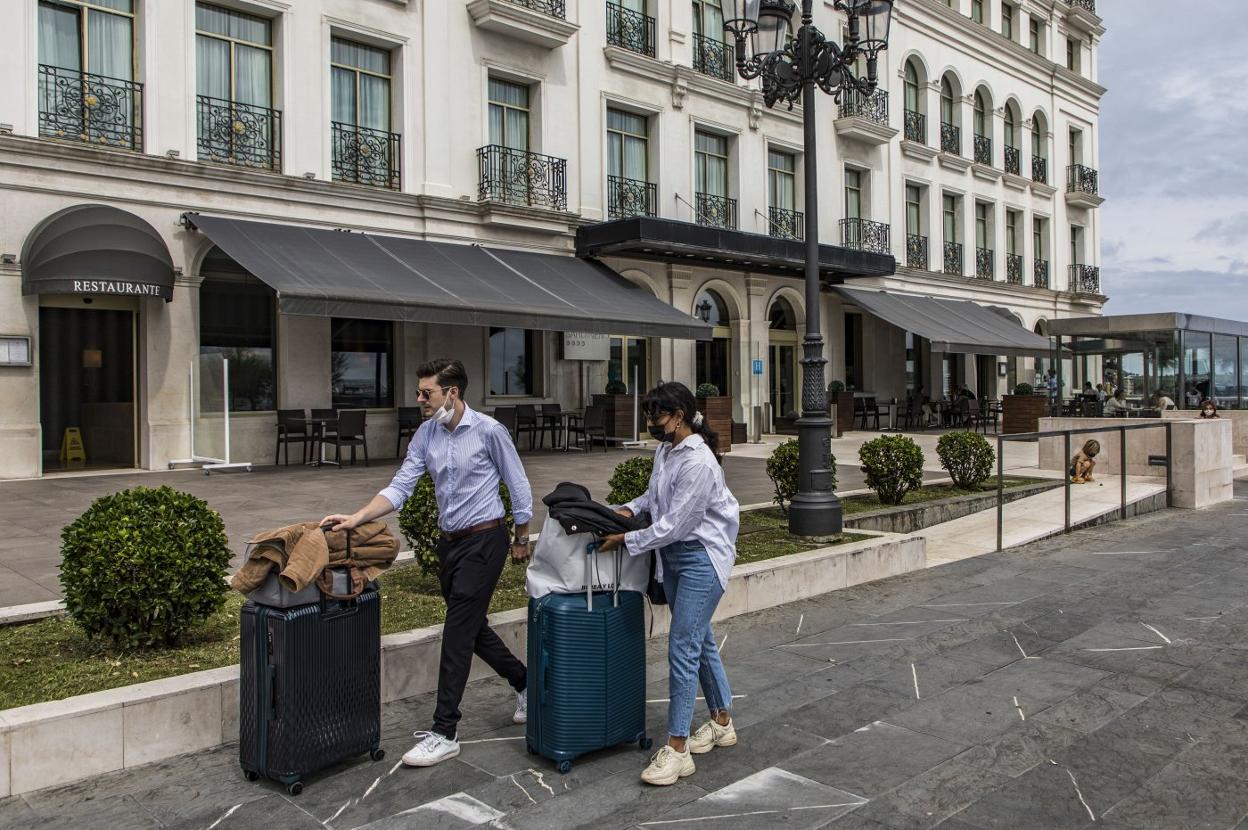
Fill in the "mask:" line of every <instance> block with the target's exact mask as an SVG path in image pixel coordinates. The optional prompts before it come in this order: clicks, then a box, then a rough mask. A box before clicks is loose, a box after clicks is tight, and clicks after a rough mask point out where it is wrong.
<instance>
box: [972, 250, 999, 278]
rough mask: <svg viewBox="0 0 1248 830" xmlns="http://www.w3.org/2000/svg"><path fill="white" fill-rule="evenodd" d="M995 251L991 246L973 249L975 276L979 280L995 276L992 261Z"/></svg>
mask: <svg viewBox="0 0 1248 830" xmlns="http://www.w3.org/2000/svg"><path fill="white" fill-rule="evenodd" d="M996 258H997V252H996V251H994V250H993V249H992V248H976V249H975V276H976V277H977V278H979V279H981V280H990V279H992V278H993V277H994V276H995V270H996V269H995V268H994V267H993V265H994V262H995V260H996Z"/></svg>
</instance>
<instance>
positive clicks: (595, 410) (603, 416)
mask: <svg viewBox="0 0 1248 830" xmlns="http://www.w3.org/2000/svg"><path fill="white" fill-rule="evenodd" d="M568 432H569V433H570V434H572V435H579V436H580V440H579V441H578V442H577V445H578V446H579V447H580V448H581V449H582V450H583V451H585V452H589V451H590V449H591V448H592V447H593V443H594V438H595V437H598V438H600V439H602V451H603V452H604V453H605V452H606V451H607V411H606V410H605V409H603V408H602V407H600V406H587V407H585V414H584V415H583V416H582V417H581V418H580V419H579V420H574V421H572V423H571V424H569V425H568Z"/></svg>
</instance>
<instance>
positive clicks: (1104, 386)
mask: <svg viewBox="0 0 1248 830" xmlns="http://www.w3.org/2000/svg"><path fill="white" fill-rule="evenodd" d="M1108 397H1109V384H1108V383H1098V384H1097V385H1096V399H1097V400H1098V401H1100V402H1101V403H1105V400H1106V399H1107V398H1108Z"/></svg>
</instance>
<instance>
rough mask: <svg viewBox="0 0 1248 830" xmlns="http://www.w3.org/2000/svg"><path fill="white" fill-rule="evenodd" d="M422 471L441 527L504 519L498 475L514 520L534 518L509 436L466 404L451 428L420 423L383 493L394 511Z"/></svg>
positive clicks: (530, 497)
mask: <svg viewBox="0 0 1248 830" xmlns="http://www.w3.org/2000/svg"><path fill="white" fill-rule="evenodd" d="M426 472H428V473H429V474H430V475H431V476H433V489H434V494H435V495H436V496H437V499H438V527H440V528H441V529H442V530H444V531H452V530H463V529H465V528H469V527H473V526H474V525H479V524H483V523H485V522H488V521H492V520H494V519H501V518H503V500H502V499H501V498H499V495H498V482H499V480H500V478H501V480H502V481H503V482H504V483H506V485H507V489H508V491H510V493H511V514H512V517H513V518H514V519H515V521H516V524H518V525H522V524H526V523H527V522H528V521H529V520H530V519H532V518H533V492H532V490H530V489H529V479H528V478H527V477H526V476H525V474H524V465H523V464H521V463H520V455H519V453H517V452H516V445H515V444H513V443H512V441H511V434H510V433H509V432H508V431H507V428H506V427H505V426H503V425H502V424H500V423H499V422H498V421H495V420H494V419H493V418H491V417H490V416H488V415H483V414H481V413H480V412H475V411H473V410H472V409H469V408H468V405H467V404H464V415H463V417H462V418H460V419H459V423H458V424H457V425H456V426H455V429H454V430H453V431H452V430H449V429H447V428H446V427H444V426H442V425H441V424H439V423H437V422H436V421H434V420H432V419H430V420H427V421H425V422H424V423H422V424H421V425H420V427H419V428H418V429H417V430H416V434H415V435H413V436H412V440H411V442H410V443H409V445H408V447H407V457H406V458H404V459H403V465H402V466H401V467H399V471H398V472H397V473H395V475H394V480H393V481H391V482H390V486H389V487H386V488H385V489H384V490H382V491H381V495H382V496H385V497H386V500H387V501H389V502H390V504H391V505H393V506H394V509H395V510H399V509H401V508H402V507H403V503H404V502H405V501H407V499H408V497H409V496H411V495H412V490H414V489H416V482H418V481H420V477H421V476H422V475H424V474H425V473H426Z"/></svg>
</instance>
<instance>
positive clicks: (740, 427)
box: [732, 421, 749, 444]
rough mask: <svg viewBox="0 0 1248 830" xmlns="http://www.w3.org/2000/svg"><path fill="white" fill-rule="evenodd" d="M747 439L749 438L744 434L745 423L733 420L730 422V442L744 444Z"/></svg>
mask: <svg viewBox="0 0 1248 830" xmlns="http://www.w3.org/2000/svg"><path fill="white" fill-rule="evenodd" d="M748 440H749V438H748V437H747V435H746V430H745V424H739V423H737V422H736V421H733V422H732V443H734V444H744V443H745V442H746V441H748Z"/></svg>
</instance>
